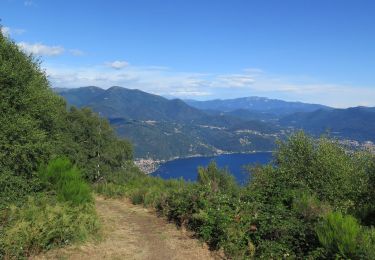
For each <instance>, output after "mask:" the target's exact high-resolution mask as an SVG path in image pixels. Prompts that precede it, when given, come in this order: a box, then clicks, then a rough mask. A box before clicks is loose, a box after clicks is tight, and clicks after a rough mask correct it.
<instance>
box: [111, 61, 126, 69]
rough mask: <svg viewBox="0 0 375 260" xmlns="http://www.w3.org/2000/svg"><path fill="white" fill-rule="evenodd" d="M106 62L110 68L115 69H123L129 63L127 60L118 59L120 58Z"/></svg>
mask: <svg viewBox="0 0 375 260" xmlns="http://www.w3.org/2000/svg"><path fill="white" fill-rule="evenodd" d="M106 64H107V66H108V67H111V68H112V69H116V70H120V69H123V68H125V67H127V66H128V65H129V63H128V62H127V61H120V60H116V61H111V62H107V63H106Z"/></svg>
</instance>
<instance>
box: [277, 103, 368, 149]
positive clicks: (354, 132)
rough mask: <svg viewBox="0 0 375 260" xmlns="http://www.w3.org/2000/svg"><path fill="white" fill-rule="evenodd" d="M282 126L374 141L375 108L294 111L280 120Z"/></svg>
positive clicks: (317, 133)
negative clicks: (308, 111)
mask: <svg viewBox="0 0 375 260" xmlns="http://www.w3.org/2000/svg"><path fill="white" fill-rule="evenodd" d="M280 123H281V124H282V125H284V126H292V127H294V128H302V129H304V130H306V131H307V132H309V133H312V134H315V135H320V134H323V133H325V132H329V133H330V134H331V135H333V136H336V137H340V138H347V139H353V140H358V141H367V140H370V141H373V142H374V141H375V135H374V133H375V108H369V107H352V108H347V109H332V110H322V109H320V110H317V111H314V112H310V113H295V114H293V115H289V116H286V117H284V118H282V119H281V120H280Z"/></svg>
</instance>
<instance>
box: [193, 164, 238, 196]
mask: <svg viewBox="0 0 375 260" xmlns="http://www.w3.org/2000/svg"><path fill="white" fill-rule="evenodd" d="M198 183H200V184H202V185H205V186H207V188H209V189H211V190H212V191H213V192H218V191H226V192H228V193H230V192H231V191H234V189H236V188H237V185H236V181H235V179H234V176H233V175H231V174H230V173H229V172H228V170H226V169H219V168H218V167H217V165H216V163H215V162H214V161H212V162H210V164H209V165H208V166H207V168H204V167H199V168H198Z"/></svg>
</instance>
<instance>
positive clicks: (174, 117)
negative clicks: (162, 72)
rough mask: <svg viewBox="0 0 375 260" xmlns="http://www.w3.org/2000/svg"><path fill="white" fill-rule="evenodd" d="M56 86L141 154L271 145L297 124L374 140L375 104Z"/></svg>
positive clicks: (266, 147) (206, 152) (265, 148)
mask: <svg viewBox="0 0 375 260" xmlns="http://www.w3.org/2000/svg"><path fill="white" fill-rule="evenodd" d="M54 90H55V92H57V93H59V94H60V95H61V96H62V97H64V98H65V99H66V100H67V102H68V104H69V105H71V106H77V107H90V108H92V109H93V110H94V111H96V112H98V113H99V114H100V115H101V116H104V117H106V118H108V119H109V121H110V123H111V124H112V125H113V126H114V127H115V129H116V131H117V133H118V134H119V135H120V136H121V137H124V138H127V139H129V140H130V141H131V142H132V143H133V145H134V149H135V156H136V157H138V158H145V157H151V158H154V159H170V158H174V157H186V156H192V155H197V154H200V155H213V154H217V153H224V152H251V151H269V150H272V149H273V148H274V145H275V140H276V139H277V138H281V139H282V138H284V137H285V136H286V135H287V134H289V133H290V132H292V131H294V130H296V129H304V130H305V131H307V132H309V133H311V134H314V135H320V134H322V133H324V132H326V131H327V130H330V132H331V133H333V134H334V135H335V136H337V137H340V138H351V139H355V140H360V141H364V140H374V137H373V134H372V133H374V131H373V130H374V129H375V127H374V125H375V118H374V116H375V109H373V108H364V107H359V108H351V109H334V108H331V107H327V106H323V105H318V104H306V103H301V102H287V101H282V100H275V99H267V98H262V97H247V98H238V99H229V100H210V101H195V100H184V101H183V100H180V99H167V98H164V97H161V96H158V95H154V94H150V93H146V92H143V91H141V90H137V89H127V88H122V87H117V86H115V87H111V88H109V89H106V90H104V89H101V88H98V87H94V86H90V87H82V88H75V89H54ZM369 121H370V122H369Z"/></svg>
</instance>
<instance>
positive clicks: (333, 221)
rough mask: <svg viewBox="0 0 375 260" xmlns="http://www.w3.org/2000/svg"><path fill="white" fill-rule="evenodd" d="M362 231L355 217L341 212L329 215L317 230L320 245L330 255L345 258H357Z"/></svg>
mask: <svg viewBox="0 0 375 260" xmlns="http://www.w3.org/2000/svg"><path fill="white" fill-rule="evenodd" d="M360 231H361V227H360V225H359V224H358V221H357V220H356V219H355V218H354V217H352V216H349V215H348V216H344V215H342V214H341V213H339V212H333V213H329V214H328V215H327V216H326V217H325V218H324V220H323V222H322V223H321V224H320V225H319V226H318V227H317V230H316V232H317V235H318V238H319V241H320V243H321V244H322V245H323V246H324V247H325V248H326V249H327V250H328V251H329V252H330V253H332V254H336V253H337V254H339V255H340V256H341V257H344V258H352V257H355V256H356V252H357V247H358V238H359V234H360Z"/></svg>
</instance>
